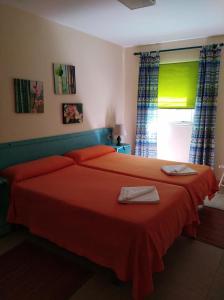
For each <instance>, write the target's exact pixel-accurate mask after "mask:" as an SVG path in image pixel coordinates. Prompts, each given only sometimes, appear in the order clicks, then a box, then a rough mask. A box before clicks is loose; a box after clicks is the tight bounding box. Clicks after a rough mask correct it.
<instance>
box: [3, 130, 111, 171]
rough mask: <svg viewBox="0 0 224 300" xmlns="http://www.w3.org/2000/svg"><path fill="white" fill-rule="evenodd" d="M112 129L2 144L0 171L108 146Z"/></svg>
mask: <svg viewBox="0 0 224 300" xmlns="http://www.w3.org/2000/svg"><path fill="white" fill-rule="evenodd" d="M110 135H111V128H100V129H94V130H89V131H83V132H78V133H72V134H63V135H57V136H51V137H44V138H37V139H31V140H24V141H18V142H11V143H10V142H9V143H3V144H0V169H3V168H6V167H8V166H11V165H14V164H18V163H21V162H25V161H29V160H33V159H38V158H40V157H44V156H49V155H54V154H64V153H65V152H67V151H69V150H72V149H78V148H84V147H88V146H91V145H97V144H108V143H109V140H108V136H110Z"/></svg>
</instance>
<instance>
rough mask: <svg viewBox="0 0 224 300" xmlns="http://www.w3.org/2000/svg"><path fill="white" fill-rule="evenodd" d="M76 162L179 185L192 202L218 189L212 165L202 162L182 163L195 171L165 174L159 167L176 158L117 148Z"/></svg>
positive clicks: (168, 163)
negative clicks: (136, 152) (175, 174)
mask: <svg viewBox="0 0 224 300" xmlns="http://www.w3.org/2000/svg"><path fill="white" fill-rule="evenodd" d="M78 163H79V164H80V165H82V166H85V167H89V168H94V169H98V170H103V171H108V172H114V173H119V174H124V175H129V176H133V177H138V178H143V179H150V180H155V181H160V182H165V183H169V184H175V185H179V186H182V187H184V188H185V189H186V190H187V191H188V193H189V195H190V197H191V199H192V200H193V201H194V203H195V205H200V204H203V201H204V199H205V197H206V196H208V197H209V198H211V197H212V196H213V195H214V193H215V192H216V191H217V190H218V184H217V180H216V178H215V175H214V173H213V171H212V169H211V168H210V167H208V166H204V165H198V164H190V163H187V164H186V165H187V166H189V167H190V168H192V169H194V170H196V171H197V174H196V175H187V176H169V175H167V174H165V173H164V172H162V171H161V167H162V166H165V165H173V164H177V163H176V162H172V161H166V160H160V159H154V158H143V157H139V156H134V155H127V154H122V153H117V152H112V153H106V154H104V155H101V156H99V157H95V158H91V157H89V158H88V159H86V160H83V161H80V162H78Z"/></svg>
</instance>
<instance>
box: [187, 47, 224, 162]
mask: <svg viewBox="0 0 224 300" xmlns="http://www.w3.org/2000/svg"><path fill="white" fill-rule="evenodd" d="M220 54H221V48H220V47H219V46H218V45H209V46H204V47H202V49H201V51H200V60H199V78H198V90H197V97H196V106H195V115H194V124H193V129H192V137H191V146H190V156H189V160H190V162H192V163H197V164H204V165H209V166H214V160H215V157H214V155H215V122H216V104H217V96H218V81H219V67H220Z"/></svg>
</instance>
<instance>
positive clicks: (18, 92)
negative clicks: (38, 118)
mask: <svg viewBox="0 0 224 300" xmlns="http://www.w3.org/2000/svg"><path fill="white" fill-rule="evenodd" d="M14 90H15V106H16V112H18V113H43V112H44V92H43V82H42V81H34V80H25V79H14Z"/></svg>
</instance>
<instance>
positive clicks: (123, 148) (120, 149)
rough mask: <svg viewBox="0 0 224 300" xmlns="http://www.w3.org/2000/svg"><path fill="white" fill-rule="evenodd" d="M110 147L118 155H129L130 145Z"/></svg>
mask: <svg viewBox="0 0 224 300" xmlns="http://www.w3.org/2000/svg"><path fill="white" fill-rule="evenodd" d="M111 147H113V148H114V149H115V150H116V152H118V153H124V154H131V145H130V144H121V145H120V146H117V145H116V144H112V145H111Z"/></svg>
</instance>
